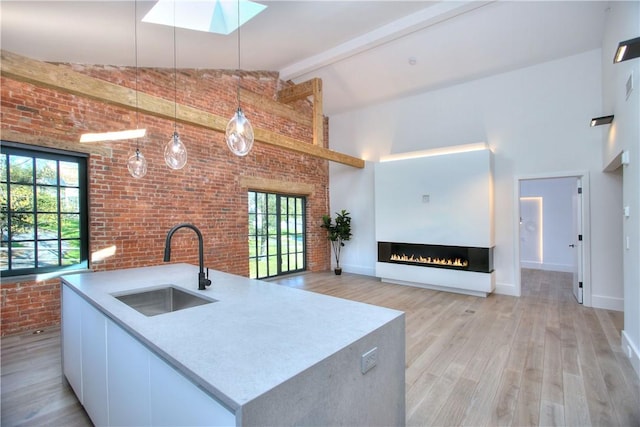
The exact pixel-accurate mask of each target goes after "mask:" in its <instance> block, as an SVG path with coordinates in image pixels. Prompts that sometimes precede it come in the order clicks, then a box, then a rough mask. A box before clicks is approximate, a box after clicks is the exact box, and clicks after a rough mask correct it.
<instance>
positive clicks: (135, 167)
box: [127, 148, 147, 178]
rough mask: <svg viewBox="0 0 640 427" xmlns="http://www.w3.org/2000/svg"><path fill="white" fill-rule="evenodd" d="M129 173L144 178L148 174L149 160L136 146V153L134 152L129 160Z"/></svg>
mask: <svg viewBox="0 0 640 427" xmlns="http://www.w3.org/2000/svg"><path fill="white" fill-rule="evenodd" d="M127 168H128V169H129V173H130V174H131V176H132V177H134V178H142V177H143V176H145V175H146V174H147V160H146V159H145V158H144V156H143V155H142V153H140V150H139V149H137V148H136V152H135V154H132V155H131V157H129V160H128V161H127Z"/></svg>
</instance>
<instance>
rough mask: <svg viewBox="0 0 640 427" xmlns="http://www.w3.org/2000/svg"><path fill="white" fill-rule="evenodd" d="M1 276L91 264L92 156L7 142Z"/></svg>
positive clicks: (0, 177) (0, 216)
mask: <svg viewBox="0 0 640 427" xmlns="http://www.w3.org/2000/svg"><path fill="white" fill-rule="evenodd" d="M0 153H1V156H0V201H1V207H2V212H1V213H0V227H1V233H2V236H1V242H0V243H1V246H0V273H1V274H2V277H6V276H18V275H24V274H37V273H47V272H53V271H57V270H62V269H78V268H86V267H87V266H88V262H87V260H88V252H89V250H88V231H87V179H86V175H87V159H86V156H84V155H81V154H77V153H70V152H65V151H60V150H52V149H51V150H50V149H44V148H43V149H39V148H34V147H30V146H26V145H21V144H15V143H10V142H5V141H2V147H1V150H0Z"/></svg>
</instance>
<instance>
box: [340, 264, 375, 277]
mask: <svg viewBox="0 0 640 427" xmlns="http://www.w3.org/2000/svg"><path fill="white" fill-rule="evenodd" d="M334 267H335V266H333V267H331V268H334ZM342 271H343V272H345V273H353V274H361V275H363V276H372V277H375V276H376V269H375V267H367V266H364V265H352V264H346V265H343V266H342Z"/></svg>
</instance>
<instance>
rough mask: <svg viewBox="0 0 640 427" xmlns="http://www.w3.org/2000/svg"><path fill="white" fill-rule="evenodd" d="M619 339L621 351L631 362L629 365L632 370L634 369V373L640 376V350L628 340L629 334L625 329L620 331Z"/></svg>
mask: <svg viewBox="0 0 640 427" xmlns="http://www.w3.org/2000/svg"><path fill="white" fill-rule="evenodd" d="M621 341H622V351H623V352H624V354H626V355H627V357H628V358H629V361H630V362H631V366H633V370H634V371H636V375H638V378H640V351H638V347H636V346H635V345H634V344H633V343H632V342H631V340H629V336H628V335H627V333H626V332H625V331H622V339H621Z"/></svg>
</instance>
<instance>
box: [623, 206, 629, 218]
mask: <svg viewBox="0 0 640 427" xmlns="http://www.w3.org/2000/svg"><path fill="white" fill-rule="evenodd" d="M629 213H630V209H629V206H625V207H624V217H625V218H629Z"/></svg>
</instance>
